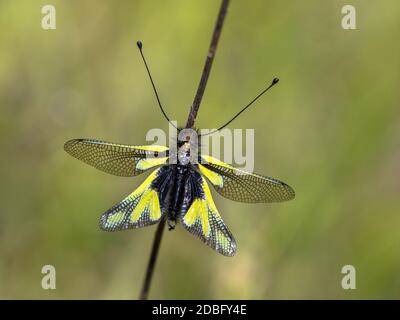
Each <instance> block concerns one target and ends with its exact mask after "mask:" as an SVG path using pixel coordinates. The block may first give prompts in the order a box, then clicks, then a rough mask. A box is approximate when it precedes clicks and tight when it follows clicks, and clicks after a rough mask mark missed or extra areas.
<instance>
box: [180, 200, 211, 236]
mask: <svg viewBox="0 0 400 320" xmlns="http://www.w3.org/2000/svg"><path fill="white" fill-rule="evenodd" d="M208 209H209V208H208V206H207V203H206V201H205V200H203V199H196V200H195V201H193V203H192V205H191V206H190V208H189V210H188V211H187V213H186V215H185V217H184V218H183V221H184V222H185V224H186V225H188V226H189V227H190V226H192V225H193V224H195V223H196V221H199V223H200V224H201V228H202V231H203V235H204V236H205V237H206V238H208V236H209V235H210V223H209V221H208Z"/></svg>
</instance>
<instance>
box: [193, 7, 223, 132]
mask: <svg viewBox="0 0 400 320" xmlns="http://www.w3.org/2000/svg"><path fill="white" fill-rule="evenodd" d="M228 4H229V0H222V3H221V8H220V9H219V14H218V18H217V22H216V23H215V27H214V32H213V35H212V38H211V43H210V47H209V49H208V53H207V57H206V63H205V64H204V68H203V73H202V74H201V79H200V83H199V87H198V88H197V92H196V96H195V97H194V100H193V104H192V106H191V108H190V112H189V116H188V119H187V122H186V128H191V127H193V125H194V122H195V121H196V117H197V112H198V111H199V108H200V103H201V99H202V98H203V94H204V90H205V89H206V85H207V81H208V76H209V75H210V71H211V66H212V63H213V61H214V57H215V51H216V50H217V45H218V40H219V36H220V35H221V30H222V26H223V24H224V19H225V15H226V11H227V10H228Z"/></svg>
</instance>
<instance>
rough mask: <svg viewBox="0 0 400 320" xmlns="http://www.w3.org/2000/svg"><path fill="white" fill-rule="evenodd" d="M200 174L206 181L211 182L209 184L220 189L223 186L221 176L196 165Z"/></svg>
mask: <svg viewBox="0 0 400 320" xmlns="http://www.w3.org/2000/svg"><path fill="white" fill-rule="evenodd" d="M198 166H199V170H200V172H201V173H202V174H203V175H204V176H205V177H207V179H208V180H210V181H211V183H212V184H213V185H215V186H218V187H220V188H222V187H223V185H224V180H223V179H222V176H221V175H219V174H218V173H216V172H214V171H211V170H209V169H207V168H206V167H205V166H202V165H201V164H198Z"/></svg>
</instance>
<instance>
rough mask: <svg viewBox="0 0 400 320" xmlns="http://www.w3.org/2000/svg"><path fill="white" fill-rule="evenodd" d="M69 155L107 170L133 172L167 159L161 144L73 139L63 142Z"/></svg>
mask: <svg viewBox="0 0 400 320" xmlns="http://www.w3.org/2000/svg"><path fill="white" fill-rule="evenodd" d="M64 149H65V151H67V152H68V153H69V154H70V155H71V156H73V157H75V158H77V159H79V160H82V161H83V162H85V163H87V164H89V165H91V166H93V167H95V168H97V169H99V170H101V171H104V172H107V173H110V174H113V175H116V176H123V177H131V176H136V175H138V174H140V173H142V172H145V171H146V170H147V169H150V168H153V167H156V166H158V165H162V164H165V163H166V162H167V161H168V157H167V153H168V148H167V147H164V146H155V145H150V146H129V145H123V144H117V143H112V142H106V141H100V140H92V139H73V140H69V141H67V142H66V143H65V145H64Z"/></svg>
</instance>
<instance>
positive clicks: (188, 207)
mask: <svg viewBox="0 0 400 320" xmlns="http://www.w3.org/2000/svg"><path fill="white" fill-rule="evenodd" d="M180 220H181V222H182V225H183V226H184V228H185V229H187V230H188V231H189V232H190V233H192V234H193V235H195V236H196V237H198V238H200V239H201V240H202V241H203V242H204V243H205V244H207V245H208V246H210V247H211V248H213V249H214V250H216V251H218V252H219V253H221V254H223V255H225V256H233V255H234V254H235V253H236V241H235V239H234V238H233V235H232V233H231V232H230V231H229V229H228V227H227V226H226V225H225V223H224V221H223V220H222V218H221V216H220V215H219V212H218V210H217V208H216V206H215V203H214V200H213V199H212V196H211V192H210V189H209V187H208V185H207V182H206V180H205V179H204V178H203V177H202V176H201V175H200V174H199V173H198V172H196V171H193V174H192V176H191V177H190V178H189V179H188V180H187V183H186V185H185V197H184V202H183V205H182V209H181V213H180Z"/></svg>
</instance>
